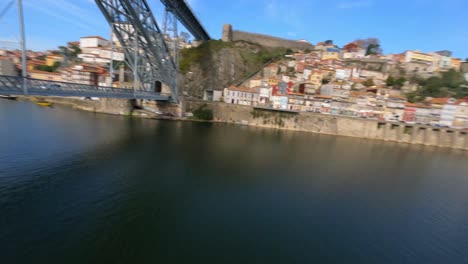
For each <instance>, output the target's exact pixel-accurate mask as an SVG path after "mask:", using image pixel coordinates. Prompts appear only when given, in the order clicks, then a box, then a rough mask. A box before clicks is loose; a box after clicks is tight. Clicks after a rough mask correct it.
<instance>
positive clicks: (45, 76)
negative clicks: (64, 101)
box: [28, 70, 62, 82]
mask: <svg viewBox="0 0 468 264" xmlns="http://www.w3.org/2000/svg"><path fill="white" fill-rule="evenodd" d="M28 76H29V77H31V78H34V79H39V80H47V81H56V82H60V81H62V75H61V74H60V73H58V72H46V71H38V70H30V71H29V72H28Z"/></svg>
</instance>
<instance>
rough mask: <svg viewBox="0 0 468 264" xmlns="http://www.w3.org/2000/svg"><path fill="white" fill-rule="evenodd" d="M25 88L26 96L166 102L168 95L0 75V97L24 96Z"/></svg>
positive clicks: (168, 98)
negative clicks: (25, 89) (25, 90)
mask: <svg viewBox="0 0 468 264" xmlns="http://www.w3.org/2000/svg"><path fill="white" fill-rule="evenodd" d="M24 87H27V90H28V95H34V96H73V97H101V98H120V99H133V98H136V99H147V100H156V101H168V100H170V96H169V95H168V94H160V93H154V92H147V91H141V90H140V91H135V90H133V89H124V88H113V87H103V86H95V85H87V84H78V83H67V82H54V81H45V80H39V79H33V78H22V77H18V76H3V75H0V95H24V94H25V93H24V90H23V88H24Z"/></svg>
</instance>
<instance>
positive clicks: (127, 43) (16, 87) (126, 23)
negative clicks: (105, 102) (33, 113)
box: [0, 0, 210, 103]
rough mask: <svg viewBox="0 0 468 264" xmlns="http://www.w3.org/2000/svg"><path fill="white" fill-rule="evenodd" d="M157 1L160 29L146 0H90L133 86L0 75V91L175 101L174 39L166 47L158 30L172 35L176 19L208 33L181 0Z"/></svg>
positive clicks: (199, 35) (198, 35)
mask: <svg viewBox="0 0 468 264" xmlns="http://www.w3.org/2000/svg"><path fill="white" fill-rule="evenodd" d="M160 1H161V2H162V4H163V5H164V6H165V16H164V25H163V30H161V28H160V27H159V25H158V23H157V21H156V19H155V18H154V15H153V13H152V11H151V9H150V7H149V5H148V3H147V1H146V0H95V2H96V4H97V6H98V7H99V9H100V10H101V12H102V13H103V15H104V17H105V18H106V20H107V22H108V23H109V25H110V26H111V28H112V31H113V33H114V35H115V36H116V37H117V39H118V40H119V42H120V44H121V46H122V48H123V50H124V53H125V60H126V63H127V64H128V65H129V67H130V68H131V69H132V71H133V73H134V78H135V82H134V87H133V89H122V88H112V87H101V86H92V85H83V84H75V83H65V82H52V81H43V80H37V79H32V78H26V77H13V76H0V94H2V95H20V94H24V95H40V96H80V97H103V98H105V97H107V98H128V99H133V98H136V99H149V100H158V101H171V102H176V103H177V102H178V97H179V91H178V88H177V72H178V61H177V53H178V52H177V44H178V43H177V41H174V47H173V49H172V50H171V48H170V47H169V46H168V45H167V43H166V41H165V39H164V34H166V33H168V31H173V32H172V33H173V37H174V38H177V37H178V35H177V21H180V23H181V24H183V25H184V26H185V27H186V29H187V30H188V31H189V32H190V33H191V34H192V35H193V36H194V38H195V39H196V40H200V41H206V40H209V39H210V36H209V34H208V33H207V31H206V30H205V29H204V27H203V25H202V24H201V23H200V21H199V20H198V18H197V17H196V15H195V14H194V13H193V11H192V9H191V8H190V7H189V5H188V4H187V3H186V2H185V1H184V0H160ZM170 23H171V24H172V25H170ZM111 41H112V40H111ZM171 51H172V53H171ZM161 84H165V85H167V86H168V87H169V90H170V92H171V94H162V93H161V92H160V91H159V89H160V87H161Z"/></svg>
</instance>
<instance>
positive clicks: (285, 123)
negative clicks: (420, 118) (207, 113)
mask: <svg viewBox="0 0 468 264" xmlns="http://www.w3.org/2000/svg"><path fill="white" fill-rule="evenodd" d="M204 104H206V105H207V108H209V109H211V110H212V111H213V116H214V119H215V121H218V122H227V123H238V124H245V125H252V126H258V127H267V128H276V129H285V130H295V131H304V132H313V133H322V134H329V135H339V136H349V137H358V138H368V139H378V140H385V141H395V142H401V143H409V144H423V145H428V146H439V147H449V148H456V149H465V150H468V135H467V132H468V131H462V130H456V129H450V128H433V127H426V126H418V125H410V124H404V123H389V122H379V121H377V120H370V119H362V118H352V117H344V116H333V115H325V114H319V113H310V112H306V113H304V112H301V113H288V112H278V111H270V110H259V109H254V108H252V107H250V106H241V105H234V104H225V103H219V102H204V101H187V104H186V109H187V111H193V110H195V109H197V108H198V107H200V106H202V105H204Z"/></svg>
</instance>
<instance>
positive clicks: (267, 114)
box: [250, 109, 297, 127]
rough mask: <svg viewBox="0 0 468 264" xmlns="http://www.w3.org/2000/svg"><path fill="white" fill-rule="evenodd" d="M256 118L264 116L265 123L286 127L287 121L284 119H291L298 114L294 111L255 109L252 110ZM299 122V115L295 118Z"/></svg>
mask: <svg viewBox="0 0 468 264" xmlns="http://www.w3.org/2000/svg"><path fill="white" fill-rule="evenodd" d="M250 114H251V115H252V117H253V118H254V119H257V118H263V124H264V125H266V124H272V125H275V126H279V127H284V126H285V125H286V123H285V122H284V120H283V119H291V118H293V117H295V116H297V115H296V114H294V113H287V112H273V111H264V110H258V109H255V110H253V111H251V112H250ZM294 121H295V122H296V123H297V117H296V118H295V119H294Z"/></svg>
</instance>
